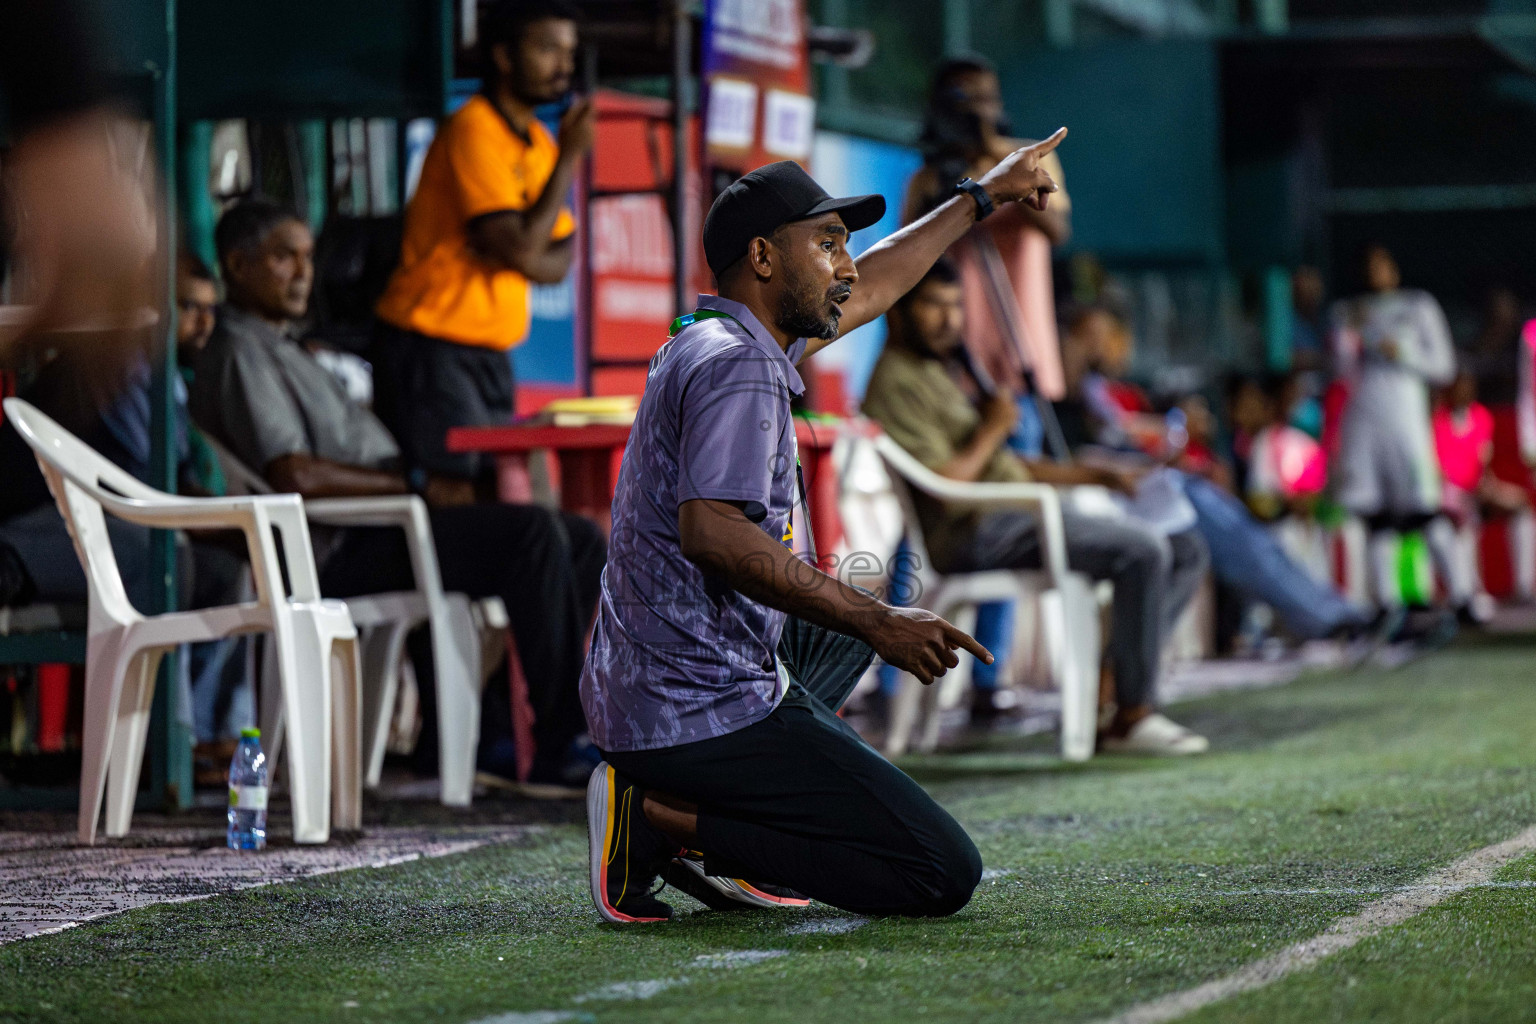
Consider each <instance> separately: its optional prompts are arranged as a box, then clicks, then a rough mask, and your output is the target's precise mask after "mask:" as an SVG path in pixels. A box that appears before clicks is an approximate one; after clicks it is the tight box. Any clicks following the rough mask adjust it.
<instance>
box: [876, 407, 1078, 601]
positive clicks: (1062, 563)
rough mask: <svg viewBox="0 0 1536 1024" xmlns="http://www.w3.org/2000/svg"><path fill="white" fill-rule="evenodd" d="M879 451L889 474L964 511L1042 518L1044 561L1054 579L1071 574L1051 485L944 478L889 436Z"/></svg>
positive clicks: (1057, 501)
mask: <svg viewBox="0 0 1536 1024" xmlns="http://www.w3.org/2000/svg"><path fill="white" fill-rule="evenodd" d="M874 444H875V450H876V451H878V452H879V453H880V457H881V459H882V460H883V461H884V462H885V465H886V470H887V472H890V473H892V474H895V475H896V476H899V477H900V478H901V480H902V481H903V482H904V483H905V484H906V485H907V486H910V487H914V488H916V489H917V490H920V491H922V492H924V493H925V494H928V495H930V496H931V497H934V498H937V499H939V500H940V501H943V502H945V503H946V504H951V505H958V506H960V507H962V508H1002V507H1007V508H1015V509H1017V508H1024V509H1031V510H1033V511H1035V512H1036V513H1038V514H1039V516H1040V529H1041V532H1042V533H1043V534H1044V537H1043V538H1042V539H1043V541H1044V543H1043V544H1042V545H1041V555H1042V561H1043V563H1044V567H1045V570H1046V572H1047V574H1049V575H1050V577H1051V579H1053V580H1059V579H1063V578H1065V576H1066V574H1067V547H1066V534H1065V531H1064V529H1063V527H1062V520H1061V496H1060V495H1059V494H1058V493H1057V491H1056V488H1054V487H1052V486H1050V485H1049V484H1033V483H1006V484H1005V483H966V482H963V481H960V480H951V479H949V478H948V477H943V476H940V475H939V474H937V473H935V472H934V471H933V470H931V469H929V468H928V467H927V466H924V465H923V464H922V463H920V462H918V461H917V459H915V458H913V457H912V455H911V454H910V453H909V452H907V451H906V450H905V449H904V448H902V447H901V446H900V445H898V444H897V443H896V442H895V441H893V440H892V439H891V438H890V437H889V436H888V435H880V436H877V437H876V438H875V439H874Z"/></svg>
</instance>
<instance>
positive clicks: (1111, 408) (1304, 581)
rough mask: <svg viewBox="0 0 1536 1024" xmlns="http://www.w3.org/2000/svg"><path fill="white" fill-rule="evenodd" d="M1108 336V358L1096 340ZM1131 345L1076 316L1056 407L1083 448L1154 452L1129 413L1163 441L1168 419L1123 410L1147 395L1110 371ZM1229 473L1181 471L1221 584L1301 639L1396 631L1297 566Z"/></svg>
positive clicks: (1260, 406) (1094, 319) (1120, 332)
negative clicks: (1135, 437) (1139, 438)
mask: <svg viewBox="0 0 1536 1024" xmlns="http://www.w3.org/2000/svg"><path fill="white" fill-rule="evenodd" d="M1106 341H1107V342H1108V345H1109V349H1108V355H1107V358H1106V356H1105V354H1104V352H1103V351H1102V350H1101V349H1100V348H1099V347H1098V346H1099V345H1100V344H1101V343H1104V342H1106ZM1131 348H1132V340H1131V335H1130V332H1129V331H1127V330H1124V329H1123V325H1121V324H1118V318H1116V317H1115V316H1114V315H1113V314H1112V313H1109V312H1108V311H1107V310H1103V309H1095V310H1091V311H1081V312H1080V313H1079V315H1077V316H1074V318H1073V320H1072V326H1071V327H1070V328H1069V329H1068V332H1067V337H1066V342H1065V346H1064V350H1065V354H1066V358H1065V360H1064V363H1065V365H1066V366H1067V367H1068V368H1069V370H1070V371H1071V375H1070V376H1068V378H1067V395H1068V398H1067V399H1066V400H1065V401H1063V402H1061V403H1057V408H1058V410H1059V412H1060V414H1061V418H1062V422H1063V432H1064V433H1066V434H1067V436H1068V438H1069V439H1074V440H1072V443H1074V445H1076V446H1078V447H1079V448H1081V446H1083V445H1087V444H1095V445H1098V446H1100V447H1105V448H1110V449H1115V450H1120V451H1126V452H1138V453H1141V454H1142V456H1143V457H1144V458H1151V456H1148V455H1146V449H1145V448H1144V447H1142V446H1141V445H1137V444H1133V443H1132V440H1131V434H1130V432H1128V431H1127V430H1126V429H1125V426H1126V424H1127V422H1128V421H1127V419H1126V417H1127V416H1134V417H1142V419H1141V421H1140V422H1141V423H1142V424H1143V426H1144V427H1145V428H1146V429H1145V430H1144V431H1143V433H1144V434H1145V435H1146V437H1151V438H1154V439H1159V440H1160V439H1161V438H1163V437H1165V436H1166V431H1167V426H1166V421H1162V420H1161V419H1160V418H1158V417H1149V416H1147V414H1145V413H1128V412H1127V410H1126V409H1125V407H1124V406H1125V404H1126V403H1131V404H1136V405H1138V406H1141V405H1145V404H1146V400H1145V397H1144V396H1139V395H1138V392H1137V390H1136V389H1135V388H1134V387H1133V386H1132V385H1129V384H1127V383H1126V382H1124V381H1117V380H1114V379H1112V378H1110V377H1109V376H1108V375H1107V373H1106V372H1105V371H1106V370H1107V369H1108V368H1109V367H1125V366H1128V365H1130V358H1131ZM1073 396H1079V397H1076V398H1074V397H1073ZM1256 397H1257V403H1256V404H1255V405H1254V407H1253V408H1254V409H1255V410H1256V411H1255V412H1254V413H1253V416H1252V419H1251V420H1250V421H1249V426H1250V428H1251V430H1252V432H1253V433H1257V432H1258V431H1259V430H1261V429H1262V428H1263V427H1264V426H1265V425H1267V422H1268V420H1267V416H1268V413H1267V411H1266V410H1267V409H1268V408H1269V406H1268V405H1267V404H1266V403H1265V402H1264V400H1263V394H1262V391H1260V392H1258V393H1257V395H1256ZM1131 422H1134V421H1131ZM1154 426H1156V427H1157V430H1156V431H1155V432H1154V431H1153V430H1152V428H1153V427H1154ZM1226 477H1227V474H1226V473H1225V472H1224V471H1222V472H1218V471H1212V472H1210V473H1208V474H1203V475H1199V474H1194V473H1184V474H1183V475H1182V483H1183V490H1184V497H1185V498H1186V499H1188V501H1189V504H1190V506H1191V507H1192V508H1193V510H1194V514H1195V529H1196V530H1198V531H1199V533H1200V536H1201V538H1202V539H1203V540H1204V541H1205V544H1206V546H1207V547H1208V548H1209V549H1210V552H1211V571H1212V573H1213V574H1214V575H1215V577H1216V579H1217V581H1218V582H1219V583H1221V584H1222V585H1224V586H1227V587H1230V588H1232V589H1233V590H1235V591H1237V592H1238V593H1239V594H1240V595H1242V596H1243V597H1244V598H1245V599H1247V600H1250V601H1262V602H1264V603H1265V604H1267V605H1269V606H1270V607H1271V608H1273V609H1274V610H1275V612H1276V614H1278V615H1279V616H1280V618H1281V620H1282V622H1283V623H1284V624H1285V627H1286V629H1287V630H1288V631H1289V632H1290V633H1291V634H1292V635H1293V636H1295V637H1296V638H1297V639H1301V640H1319V639H1324V638H1331V639H1336V640H1356V639H1361V638H1363V637H1366V636H1367V635H1372V636H1376V637H1382V636H1387V635H1390V634H1391V633H1392V632H1393V631H1394V630H1395V628H1396V617H1392V616H1381V617H1378V618H1376V619H1373V618H1372V617H1371V615H1370V614H1369V613H1368V612H1366V611H1365V610H1364V609H1362V608H1358V607H1356V606H1355V605H1353V604H1351V603H1349V602H1348V601H1346V600H1344V599H1343V598H1342V597H1340V596H1339V594H1338V593H1337V592H1336V591H1335V590H1333V589H1332V588H1331V587H1328V586H1326V585H1323V584H1321V583H1319V582H1318V581H1317V580H1316V579H1315V578H1313V577H1312V576H1311V575H1310V574H1309V573H1308V572H1307V571H1306V570H1305V569H1303V568H1302V567H1301V566H1299V565H1297V564H1296V562H1295V561H1294V560H1293V559H1292V558H1291V557H1290V556H1289V555H1288V554H1286V552H1285V550H1284V549H1283V548H1282V547H1281V546H1280V544H1279V542H1278V541H1276V539H1275V538H1274V537H1272V536H1271V535H1270V533H1269V531H1267V530H1265V529H1264V527H1263V526H1262V525H1261V524H1260V523H1259V522H1258V521H1257V520H1255V519H1254V517H1253V515H1252V514H1251V513H1250V512H1249V511H1248V509H1247V508H1246V507H1245V506H1244V505H1243V503H1242V502H1241V501H1239V500H1238V499H1237V498H1235V497H1233V496H1232V495H1231V494H1230V493H1229V492H1228V491H1227V490H1225V489H1224V488H1223V486H1221V484H1220V483H1219V482H1220V481H1224V480H1225V479H1226Z"/></svg>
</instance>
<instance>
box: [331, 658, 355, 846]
mask: <svg viewBox="0 0 1536 1024" xmlns="http://www.w3.org/2000/svg"><path fill="white" fill-rule="evenodd" d="M329 655H330V656H329V658H328V659H327V663H326V667H327V673H328V675H329V677H330V678H329V682H330V687H329V689H330V693H331V730H332V735H331V757H332V771H331V808H332V821H333V822H334V823H335V826H336V827H337V828H341V829H358V828H361V827H362V825H363V737H362V722H361V720H360V717H359V713H360V710H361V705H362V671H361V666H360V665H359V659H358V654H357V641H356V640H354V639H351V638H350V637H349V638H345V639H339V640H335V641H332V643H331V645H330V651H329Z"/></svg>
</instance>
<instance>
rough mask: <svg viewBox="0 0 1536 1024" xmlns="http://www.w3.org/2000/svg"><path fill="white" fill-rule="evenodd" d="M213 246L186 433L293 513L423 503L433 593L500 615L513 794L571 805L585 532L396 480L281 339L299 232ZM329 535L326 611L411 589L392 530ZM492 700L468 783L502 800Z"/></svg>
mask: <svg viewBox="0 0 1536 1024" xmlns="http://www.w3.org/2000/svg"><path fill="white" fill-rule="evenodd" d="M215 238H216V241H217V244H218V250H219V264H220V267H221V268H222V270H223V274H224V280H225V283H226V285H227V287H228V290H229V296H228V300H227V302H226V304H225V305H224V306H223V307H221V309H220V311H219V322H218V326H217V327H216V328H215V329H214V333H213V337H212V338H211V339H210V340H209V342H208V347H207V348H206V349H205V350H204V351H203V356H202V359H201V360H200V361H199V363H198V367H197V383H196V386H195V388H194V391H193V396H192V407H193V410H194V412H195V413H196V415H197V418H198V422H199V423H200V424H202V425H203V426H204V428H206V429H207V430H209V431H210V432H212V433H213V434H214V435H216V436H217V437H218V438H219V439H220V440H222V441H223V442H224V443H225V444H226V445H227V446H229V448H230V449H231V451H233V452H234V454H235V455H236V456H237V457H238V458H240V459H241V460H243V461H244V462H245V463H246V464H247V465H248V466H250V467H251V468H252V469H254V470H255V471H257V472H259V473H260V474H261V475H262V476H264V477H265V478H266V479H267V481H268V483H270V484H271V485H272V486H273V487H274V488H276V489H277V490H279V491H285V492H294V493H298V494H301V495H303V496H304V497H306V498H321V497H347V496H361V495H374V494H405V493H408V492H411V491H415V492H417V493H419V494H421V495H422V496H423V497H425V498H426V500H427V502H428V503H429V505H430V506H431V518H432V531H433V536H434V539H435V541H436V545H437V559H438V564H439V566H440V567H441V569H442V576H443V586H444V587H445V588H446V589H448V590H456V591H460V592H462V593H465V594H468V595H469V596H470V597H473V598H480V597H490V596H495V597H499V598H501V599H502V601H503V602H504V603H505V604H506V606H507V611H508V613H509V614H510V616H511V622H512V630H513V633H514V635H515V636H516V638H517V650H518V654H519V656H520V657H521V659H522V664H523V668H524V670H525V672H526V674H527V677H528V683H529V688H530V697H531V699H532V701H533V705H534V710H535V714H536V715H537V721H536V723H535V738H536V741H537V744H538V749H537V753H536V759H535V762H534V775H533V778H532V780H530V781H531V782H532V783H533V786H532V787H531V788H530V787H522V788H523V789H524V791H525V792H528V793H530V794H531V795H568V794H567V793H566V790H570V791H571V792H575V793H579V792H580V790H579V786H580V785H581V784H582V783H583V782H584V781H585V779H586V777H587V774H588V773H590V771H591V765H590V764H584V763H582V764H578V763H576V761H575V758H574V754H573V741H574V740H575V738H576V737H577V735H578V734H579V733H581V732H582V730H583V728H584V722H583V716H582V710H581V705H580V702H579V699H578V696H577V692H576V684H577V679H578V676H579V674H580V671H581V664H582V659H583V657H584V653H585V635H586V631H587V626H588V624H589V623H590V622H591V621H592V613H593V610H594V608H595V607H596V602H597V588H598V578H599V575H600V574H601V572H602V566H603V559H604V553H605V545H604V542H603V538H602V535H601V533H600V532H599V531H598V529H597V527H596V526H595V525H594V524H593V523H592V522H590V521H588V520H586V519H583V518H581V517H580V516H575V515H570V514H567V513H561V512H552V511H550V510H548V509H545V508H541V507H538V506H533V505H499V504H490V505H476V504H472V503H471V502H472V500H473V493H472V492H473V489H472V487H471V485H470V484H469V483H468V482H467V481H465V480H463V479H459V478H454V477H439V476H425V477H424V476H421V475H418V474H419V469H418V470H417V471H414V472H413V473H411V474H403V473H402V472H401V464H400V450H399V448H398V447H397V446H396V444H395V439H394V438H393V437H391V436H390V433H389V431H388V430H386V429H385V428H384V425H383V424H382V423H381V422H379V420H378V418H377V417H375V416H374V415H373V414H372V413H371V412H369V411H368V410H366V409H363V408H362V407H360V406H358V405H356V404H355V403H353V402H352V401H351V400H350V399H348V397H347V395H346V393H345V392H344V391H343V390H342V388H341V385H340V384H338V383H337V381H336V379H335V378H334V377H332V376H331V375H330V374H329V373H327V372H326V371H325V369H324V368H323V367H321V366H320V364H319V363H317V362H316V361H315V359H314V357H313V356H312V355H310V354H309V353H308V352H307V351H306V350H305V349H304V348H303V347H302V346H301V345H300V344H299V343H298V342H297V341H295V340H294V339H293V338H292V337H291V336H290V335H289V333H288V331H289V329H290V327H291V326H292V324H293V322H294V321H295V320H297V319H299V318H300V317H302V316H303V315H304V313H305V310H306V306H307V304H308V301H309V291H310V285H311V283H312V281H313V268H312V265H311V257H312V254H313V252H314V240H313V238H312V237H311V235H310V231H309V228H308V227H306V226H305V224H304V223H303V221H301V220H300V219H299V218H298V216H297V215H296V214H294V213H292V212H290V211H287V210H285V209H283V208H282V207H279V206H277V205H275V204H272V203H268V202H265V201H261V200H254V201H247V202H244V203H241V204H239V205H237V206H234V207H232V208H231V209H230V210H228V211H227V212H226V213H225V214H224V216H223V217H222V218H221V219H220V221H219V225H218V229H217V232H216V235H215ZM341 533H342V537H341V539H340V541H339V542H338V544H337V545H336V547H335V549H334V550H332V551H331V552H329V553H328V554H327V555H326V557H325V558H324V559H323V561H322V562H321V564H320V585H321V589H322V591H323V592H324V593H325V594H326V595H327V596H330V597H351V596H354V595H359V594H373V593H381V592H385V591H391V590H403V589H410V588H411V587H412V585H413V583H412V576H411V566H410V560H409V558H408V557H407V553H406V546H405V539H404V537H403V536H402V534H401V532H400V531H399V530H394V529H369V528H355V529H347V530H343V531H341ZM424 653H425V652H424V651H423V650H422V648H421V647H420V644H419V642H413V655H414V656H415V658H414V660H415V662H416V665H417V680H418V683H420V684H421V685H422V687H423V689H424V690H426V691H428V692H427V693H425V694H424V696H423V700H422V704H421V707H422V715H423V720H424V721H423V725H424V727H423V730H422V737H423V742H422V743H421V744H420V745H418V748H417V759H418V763H419V764H422V765H424V766H425V765H434V766H435V765H436V763H437V752H436V747H435V743H436V711H435V702H434V701H433V700H432V699H431V697H430V687H431V685H432V679H431V659H430V658H429V657H423V656H421V655H422V654H424ZM506 700H507V686H506V685H505V684H503V685H502V686H500V687H494V686H493V687H490V688H488V689H487V711H486V715H485V727H486V732H485V734H484V737H483V739H482V742H481V768H482V771H483V772H485V773H488V775H489V776H491V777H492V778H493V779H501V780H504V781H506V782H507V784H508V785H509V786H516V783H515V777H516V773H515V769H514V767H513V765H514V764H515V758H514V755H513V752H512V751H511V750H510V749H509V744H510V735H511V719H510V704H508V703H506ZM498 702H501V703H498ZM571 787H577V788H575V789H572V788H571Z"/></svg>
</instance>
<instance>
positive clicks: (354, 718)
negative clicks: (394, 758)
mask: <svg viewBox="0 0 1536 1024" xmlns="http://www.w3.org/2000/svg"><path fill="white" fill-rule="evenodd" d="M5 411H6V414H7V415H8V416H10V418H11V422H12V423H13V424H15V426H16V430H17V432H18V433H19V434H20V435H21V436H22V438H23V439H24V440H25V441H26V442H27V443H28V444H29V445H31V446H32V450H33V451H34V452H35V453H36V455H37V461H38V465H39V466H40V467H41V468H42V471H43V476H44V477H45V478H46V479H47V481H48V486H49V488H50V490H52V492H53V496H54V499H55V500H56V501H57V502H58V504H59V511H60V512H61V513H62V514H63V516H64V522H65V524H66V525H67V526H68V527H69V531H70V535H71V536H72V537H73V538H74V541H75V551H76V553H77V554H78V555H79V557H80V563H81V565H82V566H83V567H84V568H85V576H86V580H87V585H88V591H89V599H88V612H87V623H88V624H87V633H88V640H87V650H86V683H85V737H84V744H83V745H84V750H83V755H84V757H83V764H82V767H81V773H80V814H79V823H78V827H79V838H80V841H81V842H82V843H87V844H89V843H92V842H94V841H95V838H96V827H97V818H98V816H99V815H100V812H101V803H102V797H103V790H105V796H106V802H107V815H106V832H107V835H108V836H111V837H118V836H122V835H125V834H126V833H127V831H128V825H129V822H130V821H131V819H132V816H133V804H134V797H135V796H136V794H137V792H138V782H139V769H140V766H141V763H142V761H143V757H144V742H145V738H146V734H147V732H148V729H149V709H150V702H151V700H152V698H153V696H154V687H155V676H156V671H157V669H158V668H159V664H160V659H161V657H162V656H163V655H164V654H165V652H166V651H168V650H170V649H171V648H173V647H176V646H178V645H180V644H184V643H198V642H201V641H205V640H217V639H220V638H222V637H226V636H232V635H235V634H239V633H256V632H270V633H271V634H272V636H273V638H274V641H275V643H274V645H273V646H274V647H275V649H276V658H275V662H276V670H277V671H276V675H277V679H278V690H279V693H277V694H274V695H273V696H274V698H276V699H275V700H274V703H279V704H281V706H282V708H283V711H284V712H285V716H286V718H287V721H288V724H289V726H290V728H291V731H292V732H293V738H292V742H291V743H290V746H289V750H288V769H289V771H290V773H291V775H292V778H291V781H290V785H289V789H290V793H291V802H292V809H293V833H294V841H295V842H299V843H323V842H325V841H326V840H327V839H328V838H330V831H331V825H332V822H333V820H334V822H335V825H336V827H338V828H349V829H350V828H357V827H359V826H360V825H361V823H362V772H361V751H360V746H361V744H360V739H361V738H360V735H359V728H358V711H359V675H358V654H357V631H356V629H355V628H354V626H353V624H352V618H351V616H350V615H348V613H347V608H346V606H345V605H343V604H342V603H341V602H339V601H325V600H322V599H321V597H320V590H319V586H318V584H317V581H316V574H315V560H314V553H313V551H312V549H311V547H310V541H309V528H308V526H307V524H306V523H305V520H304V514H303V508H302V506H301V504H300V502H299V499H298V498H297V497H294V496H292V495H262V496H247V497H236V498H185V497H177V496H175V495H170V494H165V493H163V492H161V491H157V490H154V489H153V488H151V487H147V486H145V485H144V484H142V483H140V482H139V481H138V480H136V479H134V478H133V477H132V476H130V475H129V474H128V473H126V472H124V471H123V470H121V469H119V468H118V467H117V466H115V465H113V464H112V463H111V462H108V461H107V460H106V459H104V458H102V457H101V456H100V455H99V454H97V453H96V452H94V451H92V450H91V449H90V448H89V447H88V446H87V445H86V444H84V443H83V442H82V441H81V440H80V439H79V438H77V437H75V436H74V435H73V434H71V433H69V431H67V430H65V429H64V428H63V427H61V426H60V425H59V424H58V423H56V422H54V421H53V420H52V419H50V418H49V417H48V416H46V415H44V414H43V413H42V412H40V411H39V410H38V409H36V408H35V407H33V406H32V405H30V404H28V403H27V402H24V401H22V400H21V399H18V398H8V399H6V400H5ZM107 512H110V513H111V514H112V515H114V516H117V517H119V518H121V519H125V520H127V521H128V522H132V523H138V524H140V525H142V526H149V527H155V528H158V529H167V530H177V529H217V528H225V529H238V530H241V531H242V532H243V533H244V534H245V539H246V544H247V545H248V548H249V552H250V558H251V570H252V578H253V582H254V583H255V587H256V600H255V601H253V602H247V603H244V604H238V605H229V606H225V607H220V608H205V609H201V610H199V611H188V612H170V613H167V614H163V615H153V616H146V615H143V614H141V613H140V612H139V611H138V610H137V609H135V608H134V607H133V605H132V603H131V602H130V601H129V600H128V596H127V593H126V592H125V590H124V587H123V580H122V575H121V573H120V572H119V571H118V567H117V559H116V557H115V556H114V555H113V552H112V544H111V540H110V538H109V537H108V535H107V528H106V518H105V513H107ZM274 535H275V536H274ZM279 537H280V538H281V541H282V549H281V553H279V549H278V542H277V538H279ZM284 568H286V569H287V578H288V584H289V591H285V590H284V586H283V569H284ZM290 592H291V593H290ZM273 758H274V760H275V754H274V755H273ZM333 815H334V818H333Z"/></svg>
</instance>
